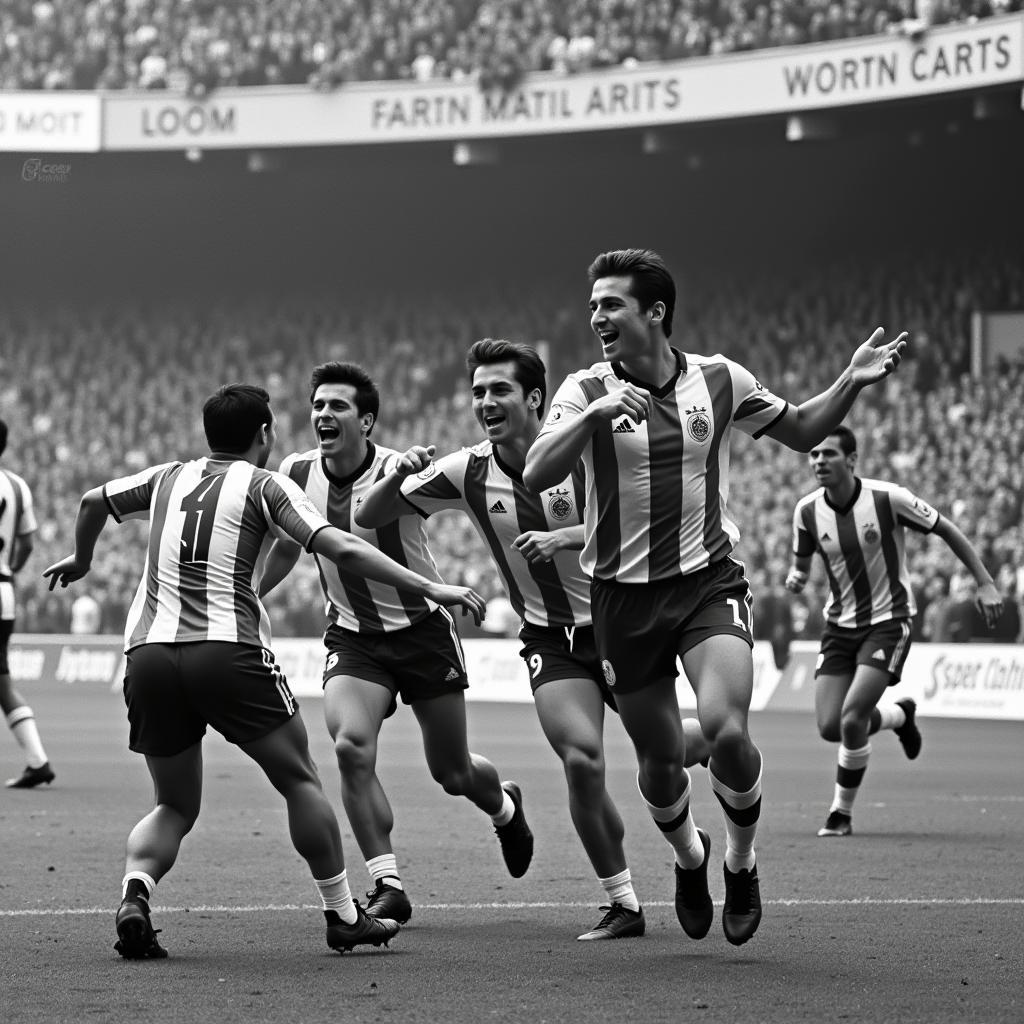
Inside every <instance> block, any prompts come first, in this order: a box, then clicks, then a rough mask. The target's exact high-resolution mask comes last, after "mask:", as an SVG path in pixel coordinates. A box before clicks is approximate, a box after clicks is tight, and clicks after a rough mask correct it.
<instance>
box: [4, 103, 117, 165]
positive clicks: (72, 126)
mask: <svg viewBox="0 0 1024 1024" xmlns="http://www.w3.org/2000/svg"><path fill="white" fill-rule="evenodd" d="M101 116H102V100H101V98H100V96H99V94H97V93H63V92H7V93H0V151H7V152H14V153H93V152H95V151H96V150H98V149H99V148H100V136H101V131H100V120H101Z"/></svg>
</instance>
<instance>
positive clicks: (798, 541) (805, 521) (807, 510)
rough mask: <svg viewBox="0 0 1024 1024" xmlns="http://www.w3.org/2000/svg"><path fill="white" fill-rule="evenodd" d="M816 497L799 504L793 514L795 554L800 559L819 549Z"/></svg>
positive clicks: (803, 500) (804, 499) (805, 499)
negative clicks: (816, 526)
mask: <svg viewBox="0 0 1024 1024" xmlns="http://www.w3.org/2000/svg"><path fill="white" fill-rule="evenodd" d="M813 523H814V495H813V494H812V495H809V496H808V497H806V498H802V499H801V500H800V501H798V502H797V505H796V510H795V511H794V513H793V554H794V555H796V556H797V557H799V558H806V557H807V556H808V555H813V554H814V552H815V551H816V550H817V548H818V544H817V541H816V540H815V537H814V528H813Z"/></svg>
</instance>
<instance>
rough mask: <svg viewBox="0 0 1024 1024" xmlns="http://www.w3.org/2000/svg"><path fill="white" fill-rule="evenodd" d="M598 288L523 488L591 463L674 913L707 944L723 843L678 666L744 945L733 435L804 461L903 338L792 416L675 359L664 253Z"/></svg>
mask: <svg viewBox="0 0 1024 1024" xmlns="http://www.w3.org/2000/svg"><path fill="white" fill-rule="evenodd" d="M589 278H590V281H591V285H592V287H591V295H590V324H591V328H592V329H593V331H594V333H595V335H596V336H597V338H598V340H599V341H600V343H601V347H602V350H603V354H604V359H603V360H602V361H601V362H598V363H595V364H594V365H593V366H591V367H590V368H589V369H587V370H582V371H580V372H577V373H574V374H571V375H570V376H569V377H568V378H567V379H566V380H565V382H564V383H563V384H562V385H561V387H560V388H559V389H558V392H557V393H556V395H555V397H554V400H553V402H552V405H551V410H550V412H549V413H548V418H547V421H546V423H545V424H544V426H543V428H542V429H541V432H540V435H539V437H538V438H537V440H536V442H535V443H534V444H533V446H532V447H531V449H530V451H529V454H528V455H527V458H526V468H525V470H524V473H523V479H524V481H525V482H526V485H527V486H528V487H529V488H530V489H531V490H533V491H535V492H538V493H540V492H542V491H544V490H545V489H546V488H549V487H552V486H554V485H555V484H556V483H557V482H558V481H561V480H563V479H565V477H566V476H567V475H568V474H569V473H570V472H571V470H572V469H573V467H574V466H575V465H576V463H577V461H578V460H579V459H580V458H581V457H582V459H583V461H584V465H585V467H586V481H587V495H586V519H585V528H586V529H585V532H586V541H585V546H584V549H583V554H582V558H581V562H582V565H583V569H584V571H585V572H586V573H587V575H588V576H590V577H592V589H591V606H592V609H593V615H594V629H595V632H596V635H597V643H598V650H599V652H600V655H601V658H602V662H603V667H604V673H605V678H606V679H607V681H608V684H609V686H610V687H611V688H612V692H613V693H614V694H615V699H616V703H617V705H618V709H619V714H620V716H621V718H622V723H623V725H624V726H625V728H626V731H627V732H628V733H629V736H630V738H631V740H632V742H633V745H634V747H635V749H636V754H637V761H638V765H639V773H638V776H637V781H638V784H639V787H640V792H641V795H642V796H643V798H644V800H645V801H646V803H647V806H648V808H649V810H650V813H651V816H652V817H653V818H654V820H655V822H656V823H657V825H658V827H659V829H660V830H661V831H662V833H663V834H664V836H665V838H666V839H667V840H668V842H669V843H670V844H671V845H672V847H673V850H674V852H675V861H676V863H675V876H676V898H675V904H676V914H677V916H678V918H679V921H680V924H681V925H682V927H683V929H684V931H685V932H686V933H687V935H689V936H690V937H692V938H695V939H701V938H703V937H704V936H705V935H706V934H707V933H708V930H709V929H710V927H711V922H712V919H713V914H714V906H713V904H712V901H711V895H710V892H709V890H708V881H707V867H708V860H709V856H710V849H711V841H710V838H709V836H708V834H707V833H706V832H705V831H704V830H703V829H697V828H696V826H695V825H694V821H693V815H692V814H691V813H690V778H689V773H688V772H687V771H686V768H685V761H684V757H685V754H684V739H683V732H682V729H681V727H680V719H679V711H678V701H677V698H676V689H675V680H676V674H677V673H676V659H677V657H678V658H681V659H682V662H683V668H684V670H685V672H686V676H687V678H688V679H689V681H690V684H691V685H692V686H693V688H694V692H695V694H696V697H697V716H698V719H699V721H700V725H701V730H702V732H703V734H704V736H705V737H706V738H707V741H708V743H709V744H710V747H711V760H710V775H711V785H712V788H713V790H714V792H715V794H716V796H717V797H718V800H719V802H720V803H721V805H722V808H723V810H724V812H725V825H726V837H727V838H726V850H725V866H724V874H725V906H724V909H723V912H722V925H723V930H724V932H725V935H726V938H727V939H728V941H729V942H731V943H733V944H735V945H739V944H741V943H744V942H746V941H747V940H748V939H750V938H751V936H753V934H754V933H755V931H756V930H757V927H758V924H759V923H760V920H761V897H760V887H759V881H758V874H757V863H756V857H755V853H754V837H755V833H756V830H757V822H758V818H759V816H760V808H761V775H762V772H761V767H762V761H761V754H760V752H759V751H758V749H757V747H756V746H755V745H754V744H753V742H752V741H751V738H750V735H749V731H748V715H749V708H750V699H751V694H752V690H753V662H752V657H751V647H752V643H753V641H752V639H751V635H750V605H751V597H750V589H749V587H748V585H747V581H746V579H745V577H744V574H743V566H742V565H741V564H740V563H739V562H737V561H735V560H734V559H732V558H731V557H730V552H731V551H732V549H733V548H734V547H735V545H736V543H737V541H738V540H739V531H738V530H737V528H736V525H735V524H734V523H733V522H732V520H731V519H730V518H729V514H728V509H727V507H726V499H727V496H728V491H729V481H728V467H729V462H728V454H729V441H730V432H731V429H732V427H733V426H734V425H735V426H736V427H738V428H739V429H740V430H742V431H744V432H745V433H748V434H751V435H752V436H754V437H760V436H761V435H762V434H766V433H767V434H768V435H769V436H771V437H773V438H775V439H776V440H778V441H781V442H782V443H783V444H786V445H788V446H789V447H791V448H797V449H800V450H803V451H807V450H808V449H809V448H810V447H811V446H812V445H813V444H815V443H816V442H818V441H819V440H820V439H821V438H822V437H824V436H825V435H826V434H827V433H828V431H829V430H831V429H832V428H833V427H835V425H836V424H837V423H838V422H839V421H840V420H841V419H842V418H843V416H844V415H845V414H846V412H847V411H848V410H849V408H850V406H851V405H852V404H853V401H854V399H855V398H856V396H857V394H858V392H859V391H860V390H861V389H862V388H863V387H865V386H867V385H869V384H871V383H874V382H875V381H877V380H881V379H882V378H883V377H885V376H887V375H888V374H889V373H891V372H892V371H893V369H895V367H896V365H897V364H898V363H899V361H900V358H901V354H902V352H903V349H904V347H905V341H904V335H900V336H899V337H898V338H896V339H895V340H894V341H891V342H885V341H883V332H882V330H881V329H879V330H877V331H875V333H874V334H873V335H872V336H871V338H870V339H869V340H868V341H867V342H865V343H864V344H863V345H861V346H860V348H858V349H857V351H856V353H855V354H854V356H853V359H852V361H851V363H850V365H849V367H848V368H847V369H846V370H845V371H844V372H843V374H842V375H841V376H840V378H839V379H838V380H837V381H836V382H835V383H834V384H833V385H832V387H830V388H829V389H828V390H827V391H825V392H824V393H823V394H821V395H818V396H817V397H816V398H812V399H810V400H809V401H807V402H804V403H803V404H802V405H800V406H792V405H790V404H788V403H787V402H786V401H784V400H783V399H781V398H777V397H776V396H775V395H773V394H772V393H771V392H769V391H767V390H766V389H765V388H764V387H763V386H762V385H761V384H760V383H758V381H757V380H755V378H754V377H753V375H752V374H751V373H750V372H749V371H748V370H746V369H744V368H743V367H742V366H740V365H738V364H737V363H734V362H733V361H732V360H730V359H727V358H725V357H724V356H720V355H716V356H702V355H692V354H684V353H683V352H681V351H680V350H678V349H676V348H673V347H672V345H671V344H670V343H669V338H670V336H671V334H672V319H673V314H674V311H675V298H676V288H675V282H674V281H673V279H672V276H671V274H670V273H669V271H668V269H667V268H666V266H665V264H664V262H663V260H662V259H661V257H660V256H658V254H657V253H654V252H652V251H650V250H644V249H627V250H618V251H614V252H607V253H603V254H602V255H600V256H598V257H597V259H596V260H594V262H593V263H592V264H591V266H590V268H589Z"/></svg>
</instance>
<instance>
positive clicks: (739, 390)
mask: <svg viewBox="0 0 1024 1024" xmlns="http://www.w3.org/2000/svg"><path fill="white" fill-rule="evenodd" d="M725 363H726V365H727V366H728V367H729V376H730V377H731V378H732V394H733V410H734V411H733V414H732V421H733V423H735V424H736V426H737V427H739V429H740V430H742V431H743V433H745V434H749V435H750V436H751V437H753V438H759V437H761V435H762V434H764V433H765V432H766V431H768V430H771V428H772V427H773V426H775V424H776V423H777V422H778V421H779V420H780V419H782V417H783V416H785V414H786V410H787V409H788V408H789V403H788V402H787V401H786V400H785V399H784V398H779V397H778V395H773V394H772V393H771V392H770V391H769V390H768V389H767V388H766V387H765V386H764V385H763V384H762V383H761V382H760V381H759V380H757V379H756V378H755V377H754V375H753V374H752V373H751V372H750V371H749V370H748V369H746V368H745V367H743V366H740V364H739V363H734V362H733V361H732V360H731V359H726V360H725Z"/></svg>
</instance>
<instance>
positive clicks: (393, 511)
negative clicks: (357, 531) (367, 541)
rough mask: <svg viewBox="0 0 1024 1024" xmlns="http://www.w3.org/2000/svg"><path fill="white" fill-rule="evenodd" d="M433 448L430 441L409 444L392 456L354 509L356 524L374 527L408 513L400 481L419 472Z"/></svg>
mask: <svg viewBox="0 0 1024 1024" xmlns="http://www.w3.org/2000/svg"><path fill="white" fill-rule="evenodd" d="M436 453H437V448H435V447H434V445H432V444H430V445H426V446H424V445H413V446H412V448H410V449H409V450H408V451H406V452H403V453H402V454H401V455H399V456H398V458H397V459H395V462H394V464H393V465H392V466H391V468H390V469H389V470H388V471H387V473H385V474H384V476H382V477H381V478H380V480H378V481H377V482H376V483H375V484H374V485H373V486H372V487H371V488H370V490H369V491H368V492H367V494H366V496H365V497H364V498H363V500H362V503H361V504H360V505H359V508H357V509H356V513H355V520H356V524H357V525H359V526H361V527H362V528H363V529H364V530H376V529H378V528H380V527H381V526H387V525H388V523H391V522H394V521H395V520H396V519H398V518H400V517H401V516H407V515H410V514H411V513H412V511H413V510H412V509H411V508H410V507H409V505H408V504H407V503H406V501H405V499H404V498H403V497H402V481H403V480H404V479H405V478H406V477H408V476H412V475H413V474H414V473H420V472H422V471H423V470H424V469H426V468H427V466H429V465H430V464H431V462H433V461H434V455H435V454H436Z"/></svg>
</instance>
